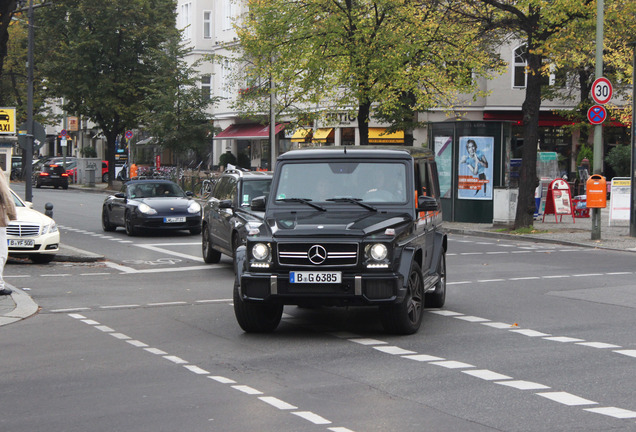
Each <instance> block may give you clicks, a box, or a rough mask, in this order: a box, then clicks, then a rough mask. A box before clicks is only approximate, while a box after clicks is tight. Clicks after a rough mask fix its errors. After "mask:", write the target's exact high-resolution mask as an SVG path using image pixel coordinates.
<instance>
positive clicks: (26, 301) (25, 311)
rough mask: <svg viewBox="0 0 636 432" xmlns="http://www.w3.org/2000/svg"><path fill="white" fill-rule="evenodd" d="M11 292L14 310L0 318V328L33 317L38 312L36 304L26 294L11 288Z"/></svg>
mask: <svg viewBox="0 0 636 432" xmlns="http://www.w3.org/2000/svg"><path fill="white" fill-rule="evenodd" d="M11 290H12V291H13V292H12V293H11V300H12V301H13V303H14V304H15V308H14V309H13V310H12V311H10V312H6V313H5V314H4V315H2V316H0V327H1V326H3V325H8V324H13V323H14V322H17V321H21V320H23V319H26V318H29V317H30V316H33V315H35V314H36V313H37V312H38V310H39V306H38V305H37V303H35V302H34V301H33V299H32V298H31V296H29V295H28V294H27V293H25V292H24V291H22V290H21V289H18V288H15V287H13V286H11Z"/></svg>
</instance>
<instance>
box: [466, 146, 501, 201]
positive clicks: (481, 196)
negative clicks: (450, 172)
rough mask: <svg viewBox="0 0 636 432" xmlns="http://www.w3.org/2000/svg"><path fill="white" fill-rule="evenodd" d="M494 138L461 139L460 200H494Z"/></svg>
mask: <svg viewBox="0 0 636 432" xmlns="http://www.w3.org/2000/svg"><path fill="white" fill-rule="evenodd" d="M494 143H495V139H494V138H493V137H477V136H476V137H472V136H467V137H459V155H458V156H459V173H458V181H457V189H458V191H457V197H458V198H459V199H471V200H492V196H493V193H492V173H493V169H492V162H493V155H494Z"/></svg>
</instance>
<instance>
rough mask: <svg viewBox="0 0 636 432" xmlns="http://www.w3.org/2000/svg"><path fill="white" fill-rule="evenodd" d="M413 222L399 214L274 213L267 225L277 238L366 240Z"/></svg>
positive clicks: (342, 212)
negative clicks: (368, 236)
mask: <svg viewBox="0 0 636 432" xmlns="http://www.w3.org/2000/svg"><path fill="white" fill-rule="evenodd" d="M412 220H413V219H412V218H411V217H410V216H409V215H408V214H406V213H399V212H395V213H392V212H356V211H351V209H349V210H346V211H334V210H332V209H330V210H329V211H327V212H320V211H317V212H306V213H290V212H281V213H278V214H277V213H274V214H272V215H270V216H269V217H267V218H266V225H267V226H268V227H269V228H270V229H271V231H272V235H274V236H275V237H279V238H280V237H296V236H312V237H313V236H316V235H320V236H347V237H348V236H357V237H360V236H366V235H369V234H371V233H373V232H377V231H381V230H382V231H383V230H385V229H387V228H395V229H396V234H397V231H399V230H398V227H400V225H402V226H403V227H404V228H406V226H408V223H409V222H411V221H412Z"/></svg>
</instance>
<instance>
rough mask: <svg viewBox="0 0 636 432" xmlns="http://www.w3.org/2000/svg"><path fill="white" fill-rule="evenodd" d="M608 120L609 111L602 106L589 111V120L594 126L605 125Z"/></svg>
mask: <svg viewBox="0 0 636 432" xmlns="http://www.w3.org/2000/svg"><path fill="white" fill-rule="evenodd" d="M606 118H607V111H606V110H605V107H604V106H602V105H594V106H593V107H592V108H590V109H589V110H587V119H588V120H589V121H590V123H592V124H594V125H597V124H601V123H603V122H604V121H605V119H606Z"/></svg>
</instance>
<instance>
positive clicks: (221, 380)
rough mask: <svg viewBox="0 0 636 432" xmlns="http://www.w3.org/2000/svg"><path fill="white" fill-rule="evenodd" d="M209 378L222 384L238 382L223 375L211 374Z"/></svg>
mask: <svg viewBox="0 0 636 432" xmlns="http://www.w3.org/2000/svg"><path fill="white" fill-rule="evenodd" d="M208 378H210V379H211V380H214V381H216V382H220V383H221V384H236V381H234V380H233V379H229V378H225V377H222V376H209V377H208Z"/></svg>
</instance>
